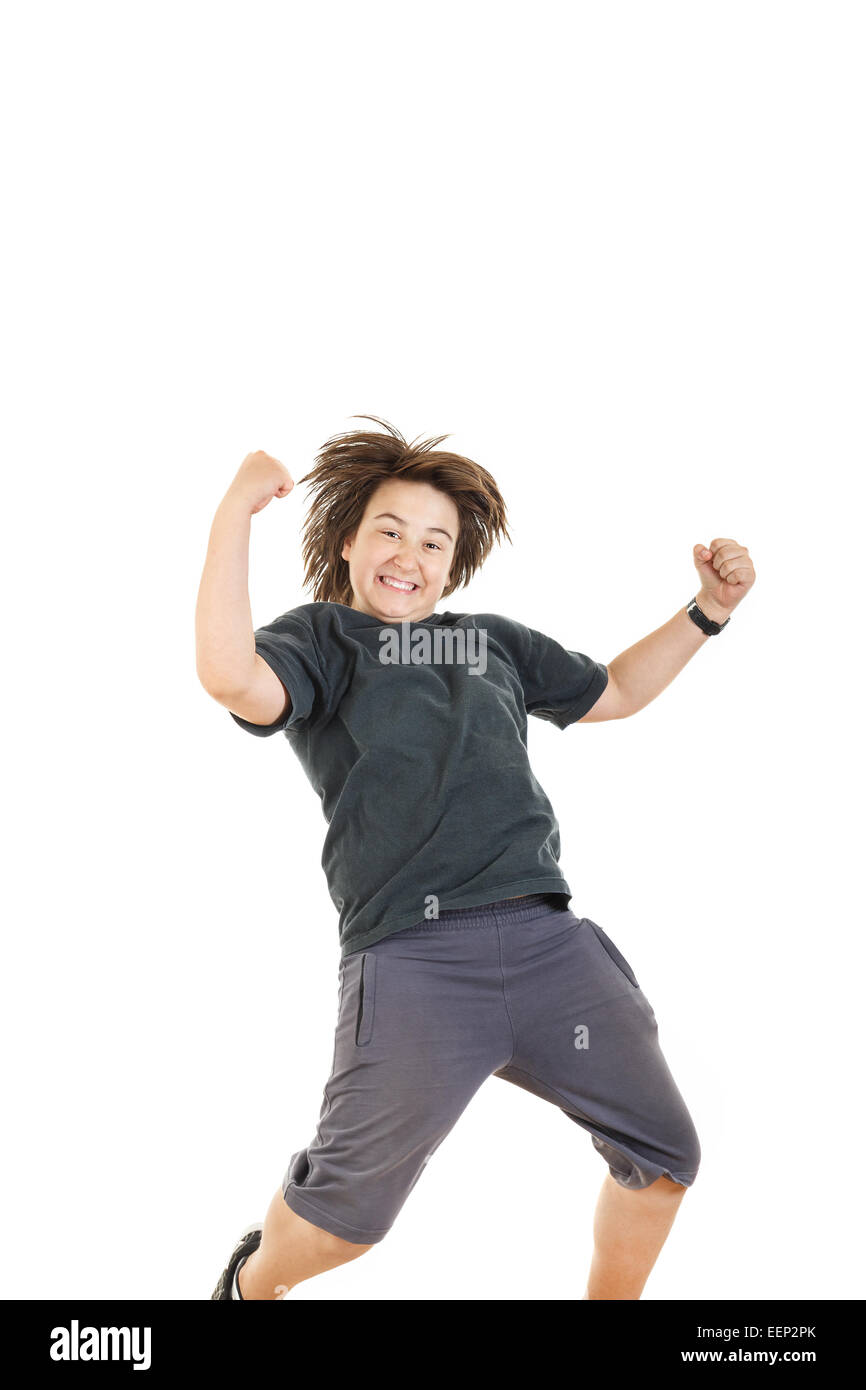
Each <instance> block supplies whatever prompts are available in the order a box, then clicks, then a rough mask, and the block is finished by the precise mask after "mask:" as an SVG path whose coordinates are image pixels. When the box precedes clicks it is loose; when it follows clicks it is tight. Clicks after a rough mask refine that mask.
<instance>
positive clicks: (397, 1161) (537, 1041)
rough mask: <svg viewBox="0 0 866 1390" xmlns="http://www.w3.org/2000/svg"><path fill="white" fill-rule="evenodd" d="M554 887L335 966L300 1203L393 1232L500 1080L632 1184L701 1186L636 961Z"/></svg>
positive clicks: (454, 914) (345, 1223) (377, 1236)
mask: <svg viewBox="0 0 866 1390" xmlns="http://www.w3.org/2000/svg"><path fill="white" fill-rule="evenodd" d="M566 902H567V899H564V898H563V897H561V896H559V895H549V894H542V893H535V894H532V895H530V896H528V897H522V898H511V899H505V900H504V901H501V902H495V903H489V904H485V905H484V906H483V907H471V908H456V909H446V910H443V911H442V912H441V913H440V915H439V917H438V919H436V920H430V921H426V920H425V921H421V922H419V923H417V925H415V926H412V927H407V928H405V929H404V930H403V931H398V932H395V933H394V934H393V935H392V936H387V937H385V938H384V939H383V940H381V941H377V942H375V943H374V944H373V945H372V946H369V947H368V948H367V949H366V950H364V951H357V952H355V953H354V954H352V955H347V956H344V957H343V958H342V959H341V961H340V967H339V1007H338V1016H337V1029H336V1037H335V1041H334V1060H333V1066H332V1069H331V1076H330V1079H329V1080H328V1083H327V1085H326V1087H325V1093H324V1099H323V1101H322V1109H321V1114H320V1116H319V1123H318V1126H317V1129H316V1134H315V1138H314V1139H313V1140H312V1142H311V1143H310V1145H309V1147H308V1148H305V1149H301V1150H299V1151H298V1152H297V1153H295V1154H293V1155H292V1158H291V1160H290V1162H289V1166H288V1169H287V1170H286V1173H285V1176H284V1177H283V1180H282V1191H283V1196H284V1197H285V1200H286V1202H287V1203H288V1205H289V1206H290V1207H291V1209H292V1211H294V1212H297V1214H298V1215H299V1216H303V1217H304V1218H305V1219H306V1220H307V1221H310V1222H312V1224H313V1225H314V1226H319V1227H321V1228H322V1229H323V1230H326V1231H330V1232H331V1233H332V1234H333V1235H337V1236H342V1238H343V1239H344V1240H349V1241H354V1242H356V1243H358V1244H361V1245H371V1244H374V1243H375V1242H376V1241H380V1240H382V1238H383V1236H385V1235H387V1233H388V1231H389V1229H390V1227H391V1226H392V1225H393V1223H394V1220H395V1218H396V1216H397V1213H398V1212H399V1210H400V1208H401V1207H402V1205H403V1203H404V1201H405V1200H406V1198H407V1196H408V1195H409V1193H410V1192H411V1190H412V1188H413V1187H414V1185H415V1183H416V1182H417V1181H418V1178H419V1177H420V1176H421V1173H422V1172H423V1170H424V1167H425V1165H426V1163H427V1161H428V1159H430V1158H431V1157H432V1155H433V1154H434V1153H435V1152H436V1150H437V1148H438V1147H439V1145H440V1144H441V1142H442V1140H443V1139H444V1138H445V1136H446V1135H447V1134H448V1133H449V1131H450V1130H451V1129H452V1128H453V1126H454V1124H455V1123H456V1121H457V1120H458V1119H459V1117H460V1115H461V1114H462V1113H463V1111H464V1109H465V1108H466V1106H467V1105H468V1104H469V1102H470V1100H471V1099H472V1097H473V1096H474V1095H475V1092H476V1091H477V1090H478V1088H479V1087H480V1086H481V1085H483V1083H484V1082H485V1081H486V1080H487V1078H488V1077H489V1076H498V1077H501V1078H502V1079H503V1080H504V1081H511V1082H513V1083H514V1085H516V1086H521V1087H522V1088H523V1089H524V1090H526V1091H531V1092H532V1094H533V1095H536V1096H539V1097H540V1098H541V1099H542V1100H547V1101H550V1102H551V1103H552V1104H553V1105H557V1106H559V1108H560V1110H562V1112H563V1114H564V1115H567V1116H568V1118H569V1119H570V1120H573V1121H574V1122H575V1124H578V1125H580V1126H581V1128H582V1129H585V1130H587V1132H588V1133H589V1134H590V1135H591V1137H592V1142H593V1144H594V1146H595V1148H596V1149H597V1150H598V1152H599V1153H600V1154H601V1155H602V1157H603V1158H604V1160H605V1161H606V1162H607V1164H608V1168H609V1171H610V1173H611V1174H612V1176H613V1178H614V1179H615V1180H616V1182H618V1183H619V1184H620V1185H621V1186H622V1187H627V1188H632V1187H647V1186H648V1185H649V1184H650V1183H651V1182H654V1181H655V1179H656V1178H658V1177H660V1176H662V1175H664V1176H665V1177H668V1178H672V1179H673V1181H674V1182H678V1183H681V1184H682V1185H683V1186H684V1187H690V1186H691V1184H692V1183H693V1182H694V1179H695V1176H696V1174H697V1171H698V1166H699V1164H700V1156H701V1154H700V1145H699V1142H698V1136H697V1133H696V1131H695V1126H694V1124H693V1123H692V1119H691V1116H690V1115H689V1112H688V1110H687V1109H686V1106H685V1102H684V1101H683V1098H682V1096H681V1095H680V1093H679V1091H678V1090H677V1087H676V1084H675V1083H674V1079H673V1077H672V1075H671V1073H670V1070H669V1069H668V1065H667V1062H666V1061H665V1058H664V1056H663V1054H662V1051H661V1048H660V1047H659V1041H658V1024H657V1023H656V1018H655V1014H654V1013H653V1009H652V1006H651V1004H650V1003H649V1000H648V999H647V998H646V996H645V995H644V994H643V991H642V990H641V989H640V987H639V985H638V982H637V980H636V979H635V975H634V972H633V970H632V968H631V966H630V965H629V963H628V961H627V960H626V959H625V958H624V956H623V955H622V954H621V952H620V951H619V950H618V949H617V947H616V946H615V945H614V943H613V942H612V941H611V940H610V938H609V937H608V936H607V935H606V934H605V932H604V931H602V929H601V927H599V926H598V924H597V923H595V922H592V921H590V920H589V918H587V917H582V918H577V917H575V916H574V914H573V913H572V912H571V911H570V909H569V908H568V907H567V906H565V905H564V904H565V903H566Z"/></svg>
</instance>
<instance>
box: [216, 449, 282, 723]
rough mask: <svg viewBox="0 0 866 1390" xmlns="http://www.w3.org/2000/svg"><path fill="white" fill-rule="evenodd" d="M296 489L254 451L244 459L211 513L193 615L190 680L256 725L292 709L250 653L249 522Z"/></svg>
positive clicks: (278, 466) (262, 664)
mask: <svg viewBox="0 0 866 1390" xmlns="http://www.w3.org/2000/svg"><path fill="white" fill-rule="evenodd" d="M293 487H294V482H293V481H292V478H291V477H290V475H289V473H288V471H287V469H286V468H284V467H283V465H282V464H281V463H280V462H279V461H278V460H277V459H275V458H271V456H270V454H266V453H264V452H262V451H261V450H259V451H258V452H256V453H253V454H247V456H246V458H245V459H244V461H243V463H242V464H241V466H240V468H239V469H238V472H237V474H236V476H235V478H234V481H233V482H232V484H231V486H230V487H229V489H228V491H227V493H226V495H225V497H224V498H223V500H222V502H221V503H220V505H219V506H218V508H217V511H216V515H215V517H214V520H213V525H212V526H211V531H210V538H209V540H208V548H207V556H206V559H205V565H204V571H203V573H202V577H201V583H200V585H199V591H198V600H197V603H196V610H195V661H196V674H197V675H198V678H199V680H200V681H201V683H202V685H203V686H204V688H205V690H206V691H207V692H208V694H209V695H211V696H212V697H213V699H214V700H216V701H217V702H218V703H219V704H221V705H224V706H225V707H226V709H230V710H232V711H233V712H234V713H235V714H239V715H240V716H241V718H242V719H248V720H249V721H250V722H251V723H254V724H272V723H274V721H275V720H277V719H278V718H280V717H281V716H282V715H283V714H287V713H288V711H289V708H290V701H289V695H288V691H287V690H286V688H285V686H284V685H283V683H282V681H281V680H280V679H279V677H278V676H277V675H276V674H275V673H274V671H272V670H271V668H270V666H269V665H268V664H267V662H266V661H263V660H262V658H261V657H260V656H259V655H258V653H257V652H256V649H255V633H254V629H253V620H252V612H251V609H250V597H249V551H250V519H251V517H253V516H254V515H255V513H256V512H260V511H261V510H262V508H263V507H266V506H267V505H268V503H269V502H270V501H271V499H272V498H274V497H285V496H287V495H288V493H289V492H291V490H292V488H293Z"/></svg>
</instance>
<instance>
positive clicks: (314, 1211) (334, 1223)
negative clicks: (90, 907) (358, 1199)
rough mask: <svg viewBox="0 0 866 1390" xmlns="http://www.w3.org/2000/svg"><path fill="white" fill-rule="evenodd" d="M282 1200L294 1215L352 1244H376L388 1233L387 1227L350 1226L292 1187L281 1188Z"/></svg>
mask: <svg viewBox="0 0 866 1390" xmlns="http://www.w3.org/2000/svg"><path fill="white" fill-rule="evenodd" d="M283 1201H284V1202H285V1204H286V1206H287V1207H290V1208H291V1210H292V1211H293V1212H294V1213H295V1215H296V1216H302V1217H303V1218H304V1220H305V1221H309V1222H310V1224H311V1225H313V1226H318V1227H319V1229H320V1230H322V1231H327V1232H328V1234H329V1235H332V1236H339V1237H340V1238H341V1239H342V1240H348V1241H351V1243H352V1244H353V1245H377V1244H378V1242H379V1241H380V1240H384V1239H385V1236H386V1235H387V1234H388V1228H387V1227H386V1229H385V1230H379V1231H364V1230H361V1229H359V1228H358V1227H357V1226H350V1225H349V1223H348V1222H346V1221H341V1220H340V1218H339V1217H338V1216H331V1214H330V1213H329V1212H326V1211H321V1210H320V1209H319V1208H318V1207H317V1206H316V1205H315V1204H314V1203H313V1202H311V1201H309V1199H308V1198H307V1197H304V1196H302V1195H301V1194H300V1193H299V1192H297V1191H296V1189H295V1188H293V1187H289V1188H284V1189H283Z"/></svg>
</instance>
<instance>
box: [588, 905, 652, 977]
mask: <svg viewBox="0 0 866 1390" xmlns="http://www.w3.org/2000/svg"><path fill="white" fill-rule="evenodd" d="M583 920H584V921H585V922H587V923H588V924H589V926H591V927H592V929H593V931H594V932H595V934H596V936H597V937H598V939H599V941H600V942H601V944H602V946H603V947H604V949H605V950H606V951H607V954H608V955H609V956H610V958H611V960H612V961H613V963H614V965H615V966H616V967H617V969H618V970H619V971H621V973H622V974H623V975H625V978H626V979H627V980H628V982H629V984H630V985H633V986H634V988H635V989H640V985H639V984H638V982H637V977H636V976H635V973H634V971H633V970H632V968H631V966H630V965H629V963H628V961H627V960H626V958H625V956H624V955H623V953H622V951H621V950H620V949H619V947H618V946H615V945H614V944H613V942H612V941H611V939H610V937H609V936H608V934H607V932H605V931H602V929H601V927H600V926H599V925H598V923H597V922H593V921H591V919H590V918H589V917H585V918H584V919H583Z"/></svg>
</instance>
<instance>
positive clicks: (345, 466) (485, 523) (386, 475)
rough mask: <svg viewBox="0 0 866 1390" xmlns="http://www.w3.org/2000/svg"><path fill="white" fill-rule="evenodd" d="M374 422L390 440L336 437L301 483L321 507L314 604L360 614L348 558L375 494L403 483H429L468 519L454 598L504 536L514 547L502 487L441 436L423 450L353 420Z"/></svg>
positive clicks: (313, 546)
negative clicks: (344, 553)
mask: <svg viewBox="0 0 866 1390" xmlns="http://www.w3.org/2000/svg"><path fill="white" fill-rule="evenodd" d="M351 418H352V419H354V420H374V421H375V422H376V424H379V425H384V427H385V429H386V430H387V431H388V433H387V434H380V433H378V432H376V431H372V430H371V431H367V430H349V431H346V432H345V433H344V434H336V435H333V436H332V438H331V439H329V440H327V442H326V443H325V444H324V445H323V447H322V448H321V450H320V451H319V453H318V454H317V455H316V465H315V467H314V468H313V469H311V471H310V472H309V473H306V474H304V477H303V478H300V479H299V480H298V481H299V482H302V483H309V484H310V489H311V492H312V493H313V500H312V502H311V503H310V510H309V512H308V514H307V518H306V521H305V523H304V542H303V552H302V553H303V561H304V565H305V574H304V588H308V587H309V586H310V585H312V586H313V600H314V602H322V601H324V602H329V603H343V604H345V605H346V606H347V607H349V608H351V606H352V597H353V595H352V584H351V581H350V578H349V564H348V561H346V560H344V559H343V557H342V554H341V551H342V549H343V545H344V544H345V542H346V540H347V539H352V538H353V537H354V536H355V533H356V532H357V529H358V527H359V525H360V523H361V521H362V519H363V516H364V513H365V511H366V510H367V504H368V502H369V500H370V498H371V497H372V495H373V493H374V492H375V491H376V489H377V488H378V487H380V486H381V484H382V483H387V482H390V481H391V480H392V479H395V478H399V479H401V480H404V481H407V482H414V483H428V484H429V485H430V486H431V487H435V488H438V489H439V491H440V492H444V493H446V494H447V496H448V497H450V498H451V500H452V501H453V502H454V505H455V506H456V508H457V511H458V513H459V516H460V526H459V530H458V535H457V543H456V546H455V548H454V558H453V561H452V564H451V573H450V576H449V581H448V585H447V587H446V588H445V589H443V591H442V596H443V597H445V596H447V595H448V594H453V593H454V590H455V589H459V588H461V587H462V585H464V584H468V583H469V580H470V579H471V578H472V576H473V574H475V572H476V570H478V569H480V568H481V566H482V565H483V563H484V561H485V560H486V559H487V556H488V555H489V554H490V552H491V550H492V549H493V543H494V541H496V542H498V543H499V544H500V545H501V544H502V540H501V538H502V536H504V537H505V538H506V540H507V541H508V542H509V544H511V543H512V541H511V537H510V536H509V534H508V528H507V526H506V515H505V502H504V501H503V498H502V494H501V493H500V491H499V488H498V487H497V486H496V482H495V480H494V479H493V477H492V476H491V474H490V473H488V471H487V469H486V468H482V467H481V464H479V463H474V462H473V461H472V459H468V458H464V457H463V456H462V454H452V453H449V452H448V451H447V450H444V449H437V448H436V445H437V444H441V443H442V440H443V439H447V438H448V437H449V436H448V435H447V434H440V435H437V436H436V438H434V439H428V440H427V441H426V442H425V443H423V444H417V443H415V441H413V442H412V443H411V444H407V442H406V440H405V439H404V438H403V436H402V434H400V432H399V430H397V429H395V428H394V426H393V425H389V424H388V422H387V420H382V419H380V418H379V416H378V415H353V416H352V417H351Z"/></svg>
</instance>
